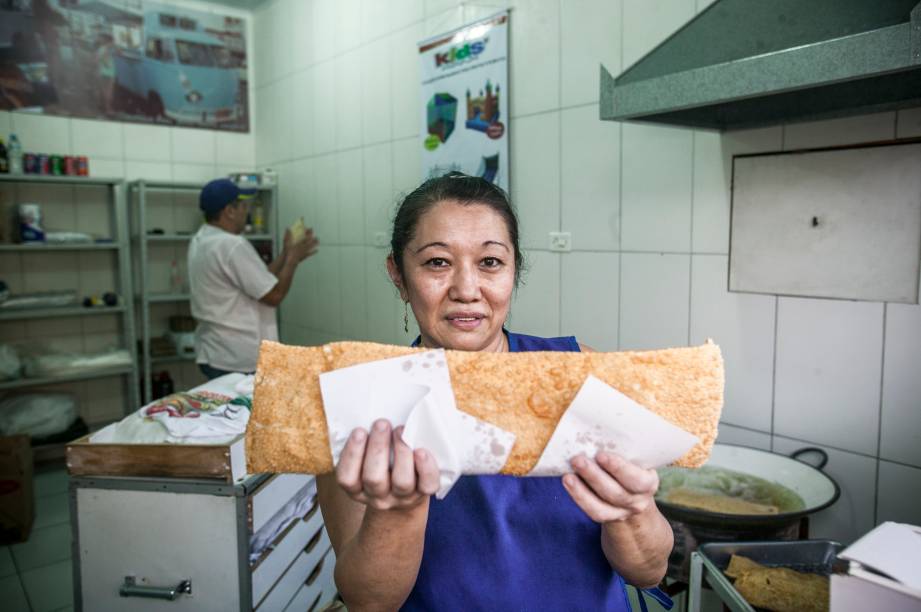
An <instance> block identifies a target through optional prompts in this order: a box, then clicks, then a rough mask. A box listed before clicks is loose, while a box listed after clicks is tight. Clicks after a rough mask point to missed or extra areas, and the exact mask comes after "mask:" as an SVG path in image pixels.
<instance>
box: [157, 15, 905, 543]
mask: <svg viewBox="0 0 921 612" xmlns="http://www.w3.org/2000/svg"><path fill="white" fill-rule="evenodd" d="M709 4H710V0H484V1H483V2H460V1H458V0H392V1H390V2H384V1H382V0H380V1H379V0H374V1H372V0H366V1H363V2H355V1H352V2H336V1H333V0H312V1H311V0H270V1H266V2H264V3H263V4H261V5H260V7H259V9H258V10H257V11H256V13H255V30H256V66H257V68H258V70H257V72H258V74H257V76H256V85H257V91H256V97H257V102H258V105H257V139H256V147H255V150H256V161H257V163H258V164H259V165H261V166H266V165H271V166H275V167H278V168H280V169H281V172H282V174H283V176H292V177H293V179H292V180H286V181H284V182H283V183H282V184H283V187H282V189H283V192H284V189H286V188H287V187H290V188H292V189H297V190H298V192H299V193H298V196H297V197H286V196H285V195H284V193H283V203H284V206H287V207H293V209H290V210H282V218H283V220H284V219H293V218H294V217H296V216H298V215H303V216H304V217H305V219H306V220H307V221H308V223H310V224H312V225H314V226H315V227H316V228H317V231H318V234H319V237H320V240H321V244H322V247H321V255H320V256H318V257H317V258H316V259H313V260H309V261H308V262H307V263H306V264H305V265H304V266H302V270H301V271H300V272H299V273H298V280H297V283H296V284H300V283H304V284H305V285H304V286H303V287H299V288H298V289H297V290H296V293H295V295H296V299H294V300H293V301H291V300H289V302H290V303H286V304H285V306H284V311H283V312H284V319H283V320H284V324H283V328H282V334H283V336H284V339H286V340H288V341H292V342H304V343H312V342H323V341H327V340H330V339H337V338H346V337H349V338H367V339H371V340H377V341H385V342H393V343H405V342H407V341H408V340H409V339H410V337H411V336H414V335H415V333H416V332H415V330H414V329H411V331H410V333H404V332H403V330H402V306H401V304H400V302H399V300H398V298H397V295H396V292H395V291H394V290H393V288H392V287H391V286H390V284H389V282H388V280H387V277H386V274H385V273H384V257H385V256H386V253H387V250H386V248H381V247H376V246H375V235H376V234H378V233H380V232H384V234H385V236H387V231H388V223H389V220H390V218H391V216H392V213H393V211H394V207H395V205H396V203H397V202H398V198H399V195H400V194H402V193H405V192H407V191H408V190H410V189H412V188H413V187H415V186H416V185H417V184H418V182H419V180H420V174H421V172H420V160H419V157H420V153H419V152H420V148H419V147H420V143H419V141H418V134H419V130H420V126H421V123H422V122H421V105H420V101H419V96H418V86H419V84H418V80H419V79H418V56H417V52H416V46H415V43H416V42H417V41H419V40H421V39H423V38H426V37H429V36H433V35H436V34H439V33H441V32H443V31H446V30H448V29H450V28H452V27H456V26H458V25H461V24H463V23H464V22H466V21H470V20H472V19H475V18H478V17H480V16H484V15H487V14H489V13H491V12H493V11H495V10H498V9H501V8H511V33H510V41H511V42H510V44H511V49H510V62H511V63H510V76H511V86H510V95H511V117H510V120H509V129H510V132H509V133H510V138H511V155H512V160H511V192H512V198H513V200H514V201H515V202H516V203H517V206H518V209H519V213H520V216H521V223H522V238H523V243H524V246H525V248H526V251H527V252H526V256H527V259H528V261H529V264H530V269H529V270H528V271H527V273H526V275H525V277H524V280H525V283H524V285H523V286H522V287H521V288H520V290H519V291H518V293H517V295H516V298H515V303H514V305H513V309H512V315H511V325H512V326H513V328H514V329H516V330H518V331H523V332H532V333H537V334H542V335H554V334H557V333H562V334H572V333H575V334H577V335H578V336H579V338H580V339H581V340H583V341H584V342H586V343H587V344H589V345H593V346H594V347H595V348H599V349H607V350H611V349H617V348H621V349H634V348H637V349H639V348H657V347H663V346H675V345H686V344H688V343H699V342H702V341H703V340H704V339H706V338H708V337H711V338H713V339H714V340H715V341H716V342H718V343H719V344H720V345H721V346H722V349H723V352H724V354H725V357H726V374H727V381H726V406H725V411H724V426H723V427H722V429H721V432H720V440H721V441H724V442H727V443H736V444H746V445H750V446H756V447H759V448H765V449H771V448H773V450H775V451H778V452H790V451H792V450H795V449H796V448H800V447H802V446H816V445H820V446H822V447H824V448H826V449H827V450H828V452H829V455H830V462H829V466H828V468H827V469H828V471H829V473H831V474H832V475H833V476H834V477H835V478H837V479H838V481H839V483H840V484H841V487H842V497H841V501H839V502H838V503H837V504H836V505H835V506H833V507H832V508H831V509H829V510H827V511H825V512H823V513H821V514H820V515H819V516H818V517H817V518H816V520H815V521H814V526H815V533H817V534H819V535H827V536H830V537H835V538H837V539H841V540H848V539H851V538H853V537H854V536H856V535H858V534H859V533H861V532H862V531H865V530H866V529H868V528H869V527H870V526H872V525H873V523H874V521H875V520H881V519H883V518H886V517H893V516H897V517H900V519H901V520H911V521H913V522H915V523H921V509H919V508H921V506H919V505H918V504H916V503H915V504H909V503H906V502H905V501H904V500H905V498H904V497H900V496H899V494H898V492H899V491H901V490H905V491H915V492H916V491H918V488H919V486H921V484H919V481H918V477H919V476H918V475H919V474H921V454H919V450H918V447H919V445H918V444H917V441H918V440H919V439H921V416H919V415H921V404H919V400H918V399H917V398H918V397H921V387H919V386H918V385H919V383H918V380H919V377H918V376H917V369H918V368H917V363H919V361H921V335H919V332H918V330H919V329H921V307H919V306H904V305H885V304H871V303H856V302H839V301H832V300H803V299H790V298H777V297H774V296H764V295H746V294H734V293H733V294H731V293H729V292H728V291H727V279H726V274H727V267H728V252H729V218H730V217H729V213H730V180H731V160H732V155H733V154H738V153H751V152H759V151H777V150H781V149H784V148H786V149H792V148H798V147H814V146H824V145H837V144H850V143H857V142H869V141H877V140H884V139H888V138H892V137H894V136H898V137H911V136H917V135H919V134H921V109H918V110H909V111H902V112H899V113H892V112H890V113H880V114H874V115H869V116H864V117H853V118H847V119H838V120H833V121H824V122H815V123H808V124H796V125H786V126H774V127H768V128H763V129H755V130H746V131H739V132H731V133H726V134H718V133H713V132H704V131H694V130H684V129H674V128H666V127H658V126H650V125H639V124H622V125H620V124H616V123H608V122H601V121H599V120H598V73H599V66H600V65H601V64H603V65H604V66H605V67H606V68H607V69H608V70H609V71H610V72H612V73H614V74H616V73H618V72H619V71H621V70H622V69H624V68H627V67H629V66H630V65H631V64H633V63H634V62H635V61H637V60H638V59H640V58H641V57H642V56H643V55H645V54H646V53H648V52H649V51H650V50H652V49H653V48H655V47H656V46H657V45H658V44H659V43H660V42H662V41H663V40H664V39H665V38H667V37H668V36H669V35H670V34H671V33H672V32H674V31H675V30H676V29H678V28H680V27H681V26H682V25H684V24H685V23H686V22H687V21H688V20H689V19H690V18H692V17H693V16H694V14H695V12H699V11H701V10H704V9H705V8H706V7H707V6H709ZM286 36H290V37H291V38H292V40H285V37H286ZM286 49H287V50H288V51H289V52H290V53H292V57H291V59H290V61H289V60H287V59H285V58H284V57H283V55H284V53H285V51H284V50H286ZM286 92H290V94H286ZM288 95H290V100H289V99H288ZM292 100H293V103H292V102H291V101H292ZM156 161H161V162H162V161H163V160H162V159H159V158H158V159H147V160H145V163H154V162H156ZM166 161H169V160H166ZM215 163H216V162H215ZM549 231H569V232H571V233H572V244H573V247H574V250H573V252H572V253H567V254H558V253H551V252H550V251H549V250H548V249H547V246H548V236H547V232H549ZM307 284H309V288H308V287H307ZM362 295H363V296H364V299H365V304H364V307H363V306H362V305H360V304H358V303H357V301H358V300H360V299H362ZM362 317H364V319H363V320H357V319H360V318H362ZM880 457H882V459H883V461H881V460H880ZM915 497H917V494H916V495H915Z"/></svg>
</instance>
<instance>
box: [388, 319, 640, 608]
mask: <svg viewBox="0 0 921 612" xmlns="http://www.w3.org/2000/svg"><path fill="white" fill-rule="evenodd" d="M508 341H509V350H510V351H512V352H520V351H578V350H579V344H578V343H577V342H576V339H575V338H574V337H572V336H569V337H565V338H538V337H535V336H525V335H523V334H513V333H510V332H508ZM403 610H426V611H429V610H438V611H443V610H444V611H453V610H457V611H464V612H469V611H474V610H509V611H512V610H592V611H595V610H610V611H623V612H627V611H629V610H630V604H629V601H628V599H627V593H626V590H625V588H624V581H623V579H622V578H621V577H620V576H619V575H618V574H617V572H615V571H614V570H613V569H611V565H610V564H609V563H608V560H607V559H606V558H605V556H604V553H603V552H602V550H601V527H600V525H598V524H597V523H595V522H594V521H592V520H591V519H590V518H588V516H586V514H585V513H584V512H583V511H582V510H581V509H580V508H579V507H578V506H577V505H576V504H575V502H573V501H572V498H570V497H569V494H568V493H567V492H566V489H564V488H563V483H562V480H561V479H560V478H559V477H549V478H516V477H514V476H501V475H498V476H463V477H461V479H460V480H458V481H457V484H455V485H454V488H453V489H451V492H450V493H449V494H448V495H447V496H446V497H445V499H443V500H440V501H439V500H436V499H434V498H432V501H431V505H430V506H429V518H428V524H427V525H426V528H425V549H424V552H423V554H422V566H421V567H420V569H419V576H418V578H417V579H416V584H415V586H414V587H413V590H412V593H410V595H409V599H407V600H406V603H405V604H404V606H403Z"/></svg>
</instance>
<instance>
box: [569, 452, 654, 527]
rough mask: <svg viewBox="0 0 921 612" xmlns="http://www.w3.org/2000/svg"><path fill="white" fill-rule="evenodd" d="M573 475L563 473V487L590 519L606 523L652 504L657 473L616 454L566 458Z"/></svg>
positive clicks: (642, 510)
mask: <svg viewBox="0 0 921 612" xmlns="http://www.w3.org/2000/svg"><path fill="white" fill-rule="evenodd" d="M570 465H572V468H573V471H574V472H575V473H574V474H566V475H565V476H563V486H564V487H566V490H567V491H568V492H569V495H570V496H571V497H572V499H573V501H574V502H576V504H577V505H578V506H579V507H580V508H582V511H583V512H585V514H587V515H588V516H589V518H591V519H592V520H593V521H595V522H597V523H602V524H603V523H610V522H612V521H623V520H625V519H628V518H630V517H631V516H634V515H637V514H643V513H645V512H647V511H648V510H649V509H650V508H654V507H655V500H654V497H653V496H654V495H655V494H656V491H657V490H658V488H659V475H658V474H657V473H656V471H655V470H647V469H644V468H641V467H639V466H638V465H636V464H635V463H631V462H629V461H627V460H626V459H624V458H623V457H621V456H619V455H615V454H612V453H605V452H600V453H598V454H597V455H596V456H595V459H594V460H592V459H589V458H588V457H586V456H585V455H579V456H578V457H574V458H573V459H572V461H570Z"/></svg>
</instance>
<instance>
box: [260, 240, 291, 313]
mask: <svg viewBox="0 0 921 612" xmlns="http://www.w3.org/2000/svg"><path fill="white" fill-rule="evenodd" d="M279 260H281V261H279ZM276 262H278V264H279V265H278V266H277V267H276V269H274V270H273V269H272V264H275V263H276ZM299 263H300V262H299V261H297V259H296V258H294V257H292V256H291V255H290V254H288V253H287V252H285V251H282V252H281V255H279V256H278V257H276V258H275V261H273V262H272V264H270V265H269V271H270V272H271V273H272V274H274V275H275V277H276V278H277V279H278V282H277V283H275V286H274V287H272V288H271V289H269V292H268V293H266V294H265V295H263V296H262V297H261V298H259V301H260V302H262V303H263V304H268V305H269V306H278V305H279V304H281V302H282V300H284V299H285V296H286V295H288V291H289V290H290V289H291V281H293V280H294V271H295V270H297V264H299Z"/></svg>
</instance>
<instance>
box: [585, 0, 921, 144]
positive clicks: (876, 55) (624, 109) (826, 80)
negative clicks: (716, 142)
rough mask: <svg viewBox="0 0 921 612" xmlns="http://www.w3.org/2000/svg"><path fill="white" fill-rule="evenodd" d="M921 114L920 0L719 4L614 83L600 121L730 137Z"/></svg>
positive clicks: (605, 87)
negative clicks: (818, 122)
mask: <svg viewBox="0 0 921 612" xmlns="http://www.w3.org/2000/svg"><path fill="white" fill-rule="evenodd" d="M913 106H921V3H919V2H918V0H717V2H715V3H713V4H712V5H710V7H708V8H707V9H706V10H704V11H703V12H701V13H700V14H699V15H698V16H697V17H695V18H694V19H693V20H692V21H690V22H688V23H687V25H685V26H684V27H683V28H682V29H680V30H678V31H677V32H675V34H673V35H672V36H671V37H670V38H669V39H668V40H666V41H665V42H663V43H662V44H661V45H659V46H658V47H656V48H655V49H653V50H652V51H651V52H650V53H649V54H647V55H646V56H645V57H643V58H642V59H641V60H639V61H638V62H637V63H636V64H634V65H633V66H631V67H630V68H628V69H627V70H626V71H624V72H623V73H622V74H621V75H620V76H618V77H617V78H614V77H612V76H611V75H610V73H608V71H607V70H605V69H604V67H603V66H602V68H601V118H602V119H608V120H613V121H624V120H632V121H644V122H652V123H661V124H668V125H678V126H686V127H694V128H709V129H718V130H731V129H740V128H752V127H760V126H767V125H775V124H778V123H785V122H795V121H807V120H814V119H826V118H831V117H842V116H847V115H857V114H865V113H872V112H881V111H886V110H895V109H900V108H909V107H913Z"/></svg>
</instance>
